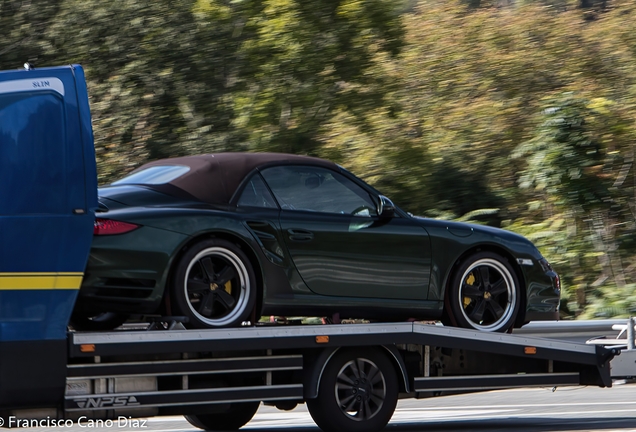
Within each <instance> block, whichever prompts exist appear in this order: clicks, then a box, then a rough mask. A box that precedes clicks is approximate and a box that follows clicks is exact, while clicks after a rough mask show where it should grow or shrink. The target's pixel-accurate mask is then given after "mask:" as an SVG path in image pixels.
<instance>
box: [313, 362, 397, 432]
mask: <svg viewBox="0 0 636 432" xmlns="http://www.w3.org/2000/svg"><path fill="white" fill-rule="evenodd" d="M398 391H399V388H398V382H397V374H396V372H395V368H394V367H393V364H392V363H391V361H390V360H389V359H388V358H387V356H386V355H385V354H384V353H382V352H380V351H377V350H375V349H360V350H355V351H354V350H346V351H341V352H338V353H336V355H335V356H334V357H333V358H332V359H331V360H330V361H329V363H328V364H327V366H326V367H325V370H324V371H323V373H322V377H321V379H320V387H319V391H318V397H317V398H316V399H308V400H307V408H308V409H309V413H310V414H311V417H312V418H313V419H314V421H315V422H316V424H317V425H318V426H319V427H320V428H321V429H322V430H324V431H330V432H331V431H334V432H337V431H347V432H376V431H379V430H381V429H382V428H384V427H385V426H386V424H387V423H388V422H389V420H391V416H393V412H394V411H395V406H396V404H397V397H398Z"/></svg>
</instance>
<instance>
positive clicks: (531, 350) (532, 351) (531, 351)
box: [523, 347, 537, 354]
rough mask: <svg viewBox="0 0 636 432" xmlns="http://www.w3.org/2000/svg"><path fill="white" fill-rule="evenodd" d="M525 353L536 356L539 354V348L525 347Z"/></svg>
mask: <svg viewBox="0 0 636 432" xmlns="http://www.w3.org/2000/svg"><path fill="white" fill-rule="evenodd" d="M523 352H524V354H536V353H537V347H524V348H523Z"/></svg>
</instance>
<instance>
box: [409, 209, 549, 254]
mask: <svg viewBox="0 0 636 432" xmlns="http://www.w3.org/2000/svg"><path fill="white" fill-rule="evenodd" d="M413 219H414V220H416V221H417V222H418V223H420V224H421V225H422V226H423V227H424V228H425V229H427V230H430V229H435V228H436V229H438V230H444V231H446V232H448V233H449V234H451V235H452V236H455V237H460V238H462V237H472V236H478V235H481V237H483V236H486V237H489V238H490V239H491V240H492V242H493V243H499V244H503V245H505V246H507V248H508V249H510V250H516V251H522V250H524V251H526V252H530V253H531V254H532V255H533V256H536V257H540V256H541V254H540V252H539V251H538V249H537V248H536V247H535V246H534V244H533V243H532V242H531V241H530V240H528V239H527V238H525V237H524V236H522V235H521V234H517V233H515V232H512V231H508V230H505V229H501V228H495V227H491V226H487V225H478V224H472V223H466V222H454V221H447V220H440V219H429V218H425V217H421V216H413Z"/></svg>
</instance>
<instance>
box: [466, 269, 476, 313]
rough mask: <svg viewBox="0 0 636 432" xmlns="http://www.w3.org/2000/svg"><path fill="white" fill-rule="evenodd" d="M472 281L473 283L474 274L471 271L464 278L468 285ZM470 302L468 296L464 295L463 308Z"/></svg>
mask: <svg viewBox="0 0 636 432" xmlns="http://www.w3.org/2000/svg"><path fill="white" fill-rule="evenodd" d="M473 283H475V276H474V275H473V273H472V272H471V273H470V274H469V275H468V277H467V278H466V284H468V285H472V284H473ZM470 302H472V300H471V299H470V297H464V308H466V307H468V305H469V304H470Z"/></svg>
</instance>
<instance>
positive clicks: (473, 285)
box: [448, 252, 521, 332]
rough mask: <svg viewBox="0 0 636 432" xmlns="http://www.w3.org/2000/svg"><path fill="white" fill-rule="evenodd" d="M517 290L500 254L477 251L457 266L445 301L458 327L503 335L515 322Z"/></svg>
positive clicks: (515, 280)
mask: <svg viewBox="0 0 636 432" xmlns="http://www.w3.org/2000/svg"><path fill="white" fill-rule="evenodd" d="M520 299H521V288H520V286H519V281H518V280H517V276H516V274H515V271H514V269H513V268H512V266H511V265H510V263H509V262H508V260H506V259H505V258H503V257H502V256H501V255H499V254H496V253H493V252H479V253H476V254H474V255H472V256H470V257H469V258H468V259H466V260H465V261H464V262H463V263H461V264H460V265H459V267H458V268H457V269H456V271H455V274H454V275H453V277H452V279H451V285H450V286H449V292H448V302H449V305H450V311H451V313H452V315H453V318H454V320H455V322H456V323H457V325H458V326H459V327H464V328H472V329H476V330H482V331H490V332H505V331H507V330H509V329H510V328H511V327H512V326H513V325H514V322H515V319H516V317H517V314H518V313H519V306H520V304H521V301H520Z"/></svg>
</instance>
